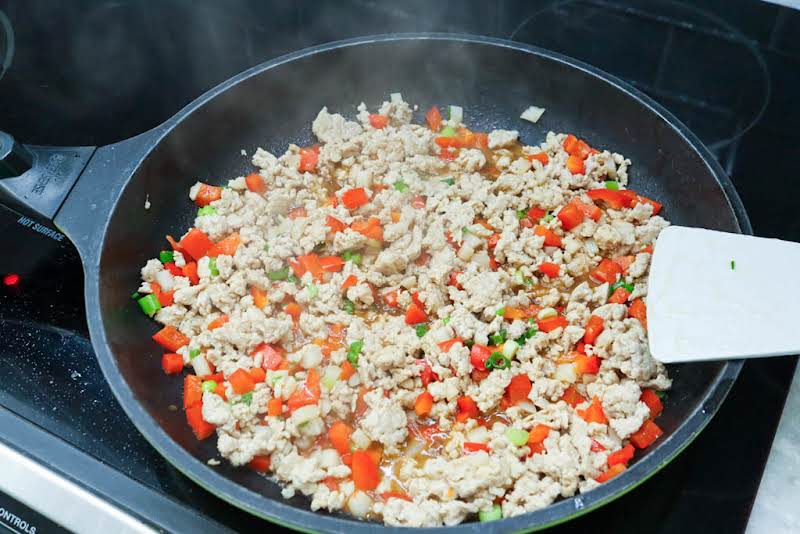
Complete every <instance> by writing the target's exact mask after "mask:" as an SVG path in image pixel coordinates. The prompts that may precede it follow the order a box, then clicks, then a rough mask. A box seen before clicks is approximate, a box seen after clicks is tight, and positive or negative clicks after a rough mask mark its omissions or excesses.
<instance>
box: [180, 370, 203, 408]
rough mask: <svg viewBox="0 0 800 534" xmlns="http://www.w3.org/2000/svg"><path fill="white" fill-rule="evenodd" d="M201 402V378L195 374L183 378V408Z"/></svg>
mask: <svg viewBox="0 0 800 534" xmlns="http://www.w3.org/2000/svg"><path fill="white" fill-rule="evenodd" d="M201 402H203V379H202V378H200V377H199V376H197V375H186V376H185V377H184V378H183V409H184V410H188V409H189V408H191V407H192V406H194V405H196V404H200V403H201Z"/></svg>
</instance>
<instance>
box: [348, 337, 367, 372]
mask: <svg viewBox="0 0 800 534" xmlns="http://www.w3.org/2000/svg"><path fill="white" fill-rule="evenodd" d="M363 348H364V342H363V341H360V340H359V341H353V342H352V343H350V347H349V348H348V349H347V361H348V362H350V363H352V364H353V365H354V366H355V365H358V356H359V354H361V349H363Z"/></svg>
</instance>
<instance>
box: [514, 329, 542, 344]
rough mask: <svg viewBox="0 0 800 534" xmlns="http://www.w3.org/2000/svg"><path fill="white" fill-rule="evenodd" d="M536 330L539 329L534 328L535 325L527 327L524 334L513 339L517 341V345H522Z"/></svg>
mask: <svg viewBox="0 0 800 534" xmlns="http://www.w3.org/2000/svg"><path fill="white" fill-rule="evenodd" d="M538 331H539V329H538V328H536V327H535V326H532V327H531V328H528V329H527V330H525V333H524V334H522V335H521V336H519V337H518V338H517V339H515V341H516V342H517V345H519V346H522V345H524V344H525V342H526V341H528V340H529V339H530V338H532V337H533V336H535V335H536V332H538Z"/></svg>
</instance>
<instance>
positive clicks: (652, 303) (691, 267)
mask: <svg viewBox="0 0 800 534" xmlns="http://www.w3.org/2000/svg"><path fill="white" fill-rule="evenodd" d="M798 275H800V244H798V243H792V242H787V241H781V240H778V239H764V238H760V237H752V236H744V235H740V234H729V233H725V232H717V231H712V230H704V229H700V228H686V227H681V226H670V227H668V228H666V229H665V230H663V231H662V232H661V234H660V235H659V237H658V240H657V242H656V246H655V252H654V254H653V258H652V263H651V266H650V276H649V280H648V296H647V322H648V335H649V339H650V352H651V353H652V355H653V357H654V358H656V359H657V360H659V361H661V362H664V363H676V362H697V361H706V360H722V359H735V358H757V357H762V356H777V355H786V354H797V353H798V352H800V321H799V319H800V311H799V310H800V308H799V307H800V276H798Z"/></svg>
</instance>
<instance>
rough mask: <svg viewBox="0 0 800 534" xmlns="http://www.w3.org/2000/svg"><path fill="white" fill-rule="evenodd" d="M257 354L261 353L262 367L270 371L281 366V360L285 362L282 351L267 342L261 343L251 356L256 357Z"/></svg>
mask: <svg viewBox="0 0 800 534" xmlns="http://www.w3.org/2000/svg"><path fill="white" fill-rule="evenodd" d="M257 355H261V367H263V368H264V369H267V370H270V371H274V370H275V369H277V368H278V367H280V365H281V362H283V356H282V355H281V353H280V352H279V351H278V350H277V349H276V348H275V347H273V346H272V345H269V344H267V343H261V344H260V345H258V346H257V347H256V348H255V349H254V350H253V352H252V354H251V356H253V357H254V358H255V357H256V356H257Z"/></svg>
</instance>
